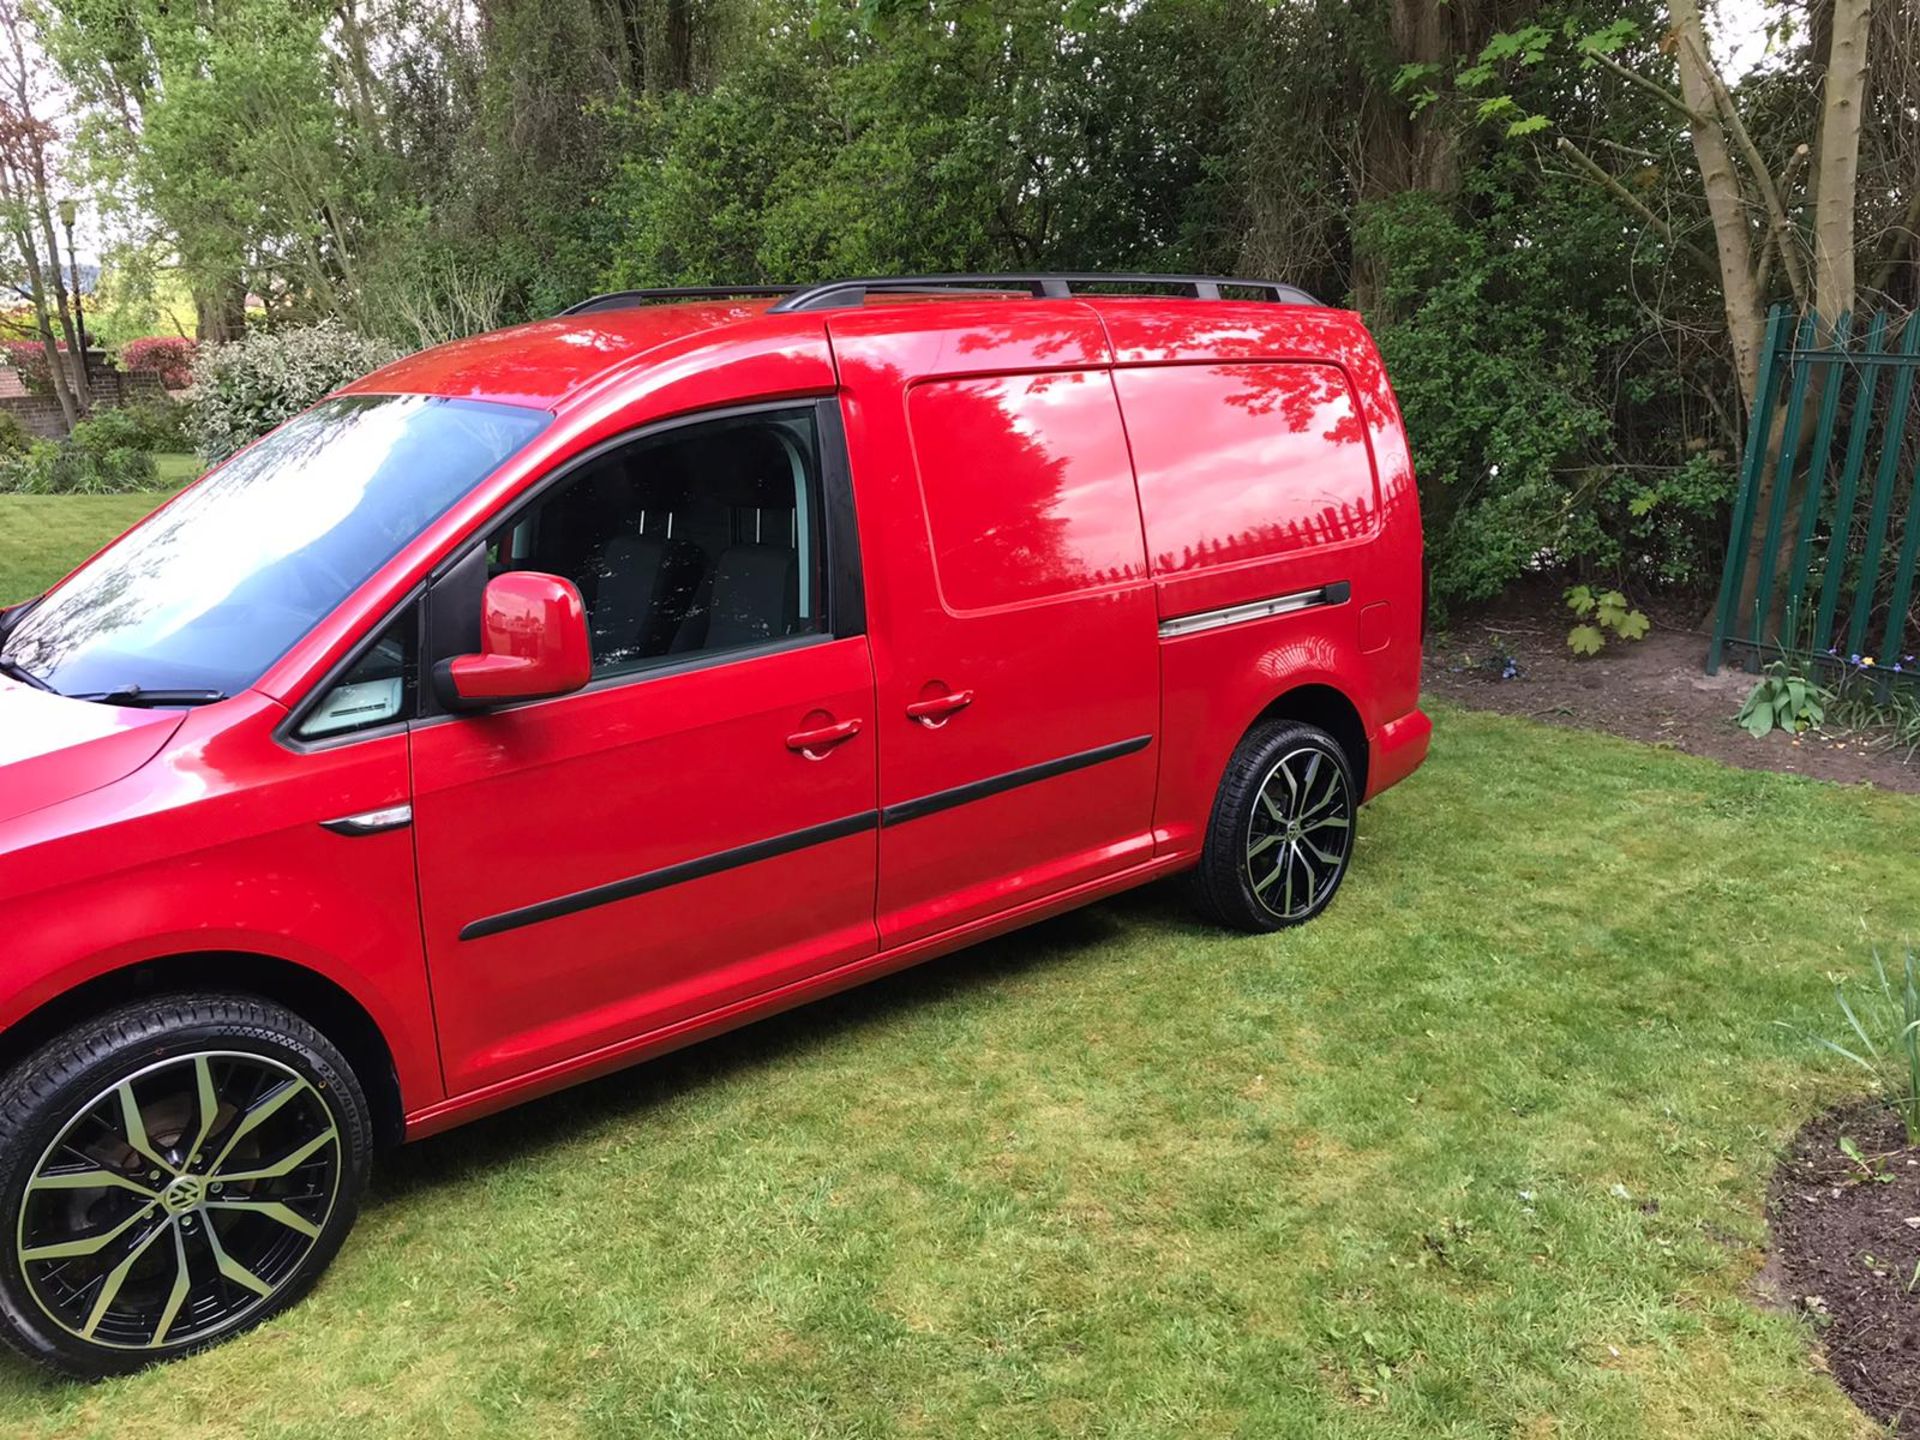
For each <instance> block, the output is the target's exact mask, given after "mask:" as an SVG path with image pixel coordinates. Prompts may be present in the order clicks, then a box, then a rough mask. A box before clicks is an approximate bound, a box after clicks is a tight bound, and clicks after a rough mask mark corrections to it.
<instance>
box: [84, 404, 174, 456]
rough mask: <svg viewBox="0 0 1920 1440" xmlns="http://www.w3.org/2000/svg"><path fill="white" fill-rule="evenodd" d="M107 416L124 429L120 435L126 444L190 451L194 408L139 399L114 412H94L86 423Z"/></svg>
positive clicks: (159, 449)
mask: <svg viewBox="0 0 1920 1440" xmlns="http://www.w3.org/2000/svg"><path fill="white" fill-rule="evenodd" d="M108 415H113V416H117V417H119V418H118V420H116V421H115V422H114V423H116V424H118V425H122V426H124V427H125V428H124V430H123V432H122V433H124V434H125V435H126V436H127V438H126V440H125V443H126V444H128V445H137V446H139V447H140V448H141V449H142V450H152V451H155V452H165V453H177V452H180V451H183V450H191V449H193V445H194V437H193V408H192V407H191V406H189V405H184V404H182V403H181V402H179V401H177V400H139V401H135V402H134V403H133V404H131V405H123V406H121V407H120V408H118V409H116V410H100V411H96V412H95V414H94V417H93V420H92V421H90V422H89V423H98V422H99V421H100V420H102V419H104V418H105V417H106V416H108Z"/></svg>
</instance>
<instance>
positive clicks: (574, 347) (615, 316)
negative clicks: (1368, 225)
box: [344, 275, 1318, 410]
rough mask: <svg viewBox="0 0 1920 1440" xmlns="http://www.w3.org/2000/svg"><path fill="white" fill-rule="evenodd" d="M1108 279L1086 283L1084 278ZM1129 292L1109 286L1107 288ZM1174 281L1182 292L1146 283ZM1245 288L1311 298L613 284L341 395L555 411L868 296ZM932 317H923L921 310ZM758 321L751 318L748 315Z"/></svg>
mask: <svg viewBox="0 0 1920 1440" xmlns="http://www.w3.org/2000/svg"><path fill="white" fill-rule="evenodd" d="M1094 285H1098V286H1101V287H1107V288H1106V289H1105V290H1104V291H1103V292H1101V293H1088V289H1087V287H1089V286H1094ZM1115 286H1119V287H1127V288H1128V289H1130V291H1131V293H1124V292H1123V293H1120V294H1114V293H1111V287H1115ZM1155 286H1159V287H1172V288H1178V289H1182V290H1185V291H1186V293H1185V294H1184V295H1173V296H1170V295H1165V294H1150V293H1144V292H1145V291H1146V290H1147V288H1148V287H1155ZM1233 290H1239V291H1242V292H1252V295H1251V296H1249V297H1247V298H1250V299H1251V298H1255V297H1257V299H1258V301H1261V302H1265V303H1276V302H1277V303H1279V304H1284V305H1305V306H1312V307H1315V308H1318V302H1316V301H1314V300H1313V299H1312V297H1311V296H1308V295H1307V294H1306V293H1305V292H1303V291H1299V290H1295V289H1293V288H1292V287H1289V286H1285V285H1280V284H1277V283H1276V282H1272V281H1260V280H1234V279H1226V278H1218V279H1216V278H1209V277H1194V276H1160V275H1020V276H997V275H964V276H922V277H906V278H898V279H873V280H841V281H832V282H829V283H827V284H824V285H818V286H812V287H807V288H801V287H796V286H767V287H748V288H747V289H745V290H734V289H724V288H717V287H715V288H696V289H681V290H665V291H651V290H649V291H621V292H616V293H613V294H609V295H600V296H594V297H593V298H591V299H589V300H586V301H582V302H581V303H580V304H578V305H575V306H573V307H571V308H570V309H568V310H566V311H563V312H562V313H561V314H559V315H557V316H554V317H553V318H552V319H549V320H535V321H531V322H529V323H527V324H524V325H515V326H511V327H509V328H507V329H504V330H495V331H490V332H488V333H486V334H482V335H474V336H470V337H468V338H466V339H464V340H455V341H452V342H450V343H448V344H445V345H438V346H435V347H434V348H432V349H430V350H423V351H420V352H419V353H418V354H415V355H409V356H407V357H406V358H404V359H401V360H397V361H395V362H394V363H393V364H391V365H387V366H384V367H382V368H381V369H379V370H376V371H374V372H373V373H372V374H370V375H367V376H365V377H364V378H362V379H360V380H357V381H355V382H353V383H352V384H351V385H348V386H346V387H344V388H345V392H346V393H354V392H361V393H367V392H385V393H395V392H400V393H409V394H425V395H442V396H447V397H449V398H456V399H472V400H490V401H495V402H498V403H504V404H513V405H525V406H530V407H533V408H535V409H541V410H558V409H560V408H562V407H563V406H564V405H565V404H566V402H567V400H568V398H569V397H570V396H572V395H573V394H574V393H575V392H577V391H580V390H583V389H585V388H587V387H588V386H590V385H592V384H594V382H596V381H598V380H600V379H601V378H602V377H604V376H606V375H607V374H609V373H610V372H611V371H613V370H616V369H624V368H626V367H628V366H630V365H632V364H633V363H634V362H636V361H638V360H640V359H641V358H642V357H643V356H645V355H647V354H648V353H649V352H652V351H656V350H660V349H663V348H665V347H669V346H675V345H676V344H678V343H680V342H697V341H698V340H699V338H700V337H702V336H705V335H708V334H712V333H714V332H720V331H728V330H736V329H741V330H744V329H749V328H751V329H753V330H756V331H759V332H760V333H761V335H762V336H763V337H764V338H766V339H768V340H774V339H777V338H778V336H779V335H781V334H783V333H784V334H792V335H812V336H821V335H824V333H825V331H826V320H827V318H828V317H829V316H830V315H831V314H833V313H836V312H840V313H844V312H845V311H847V310H849V309H853V308H856V307H860V306H863V305H867V304H870V303H873V302H888V303H891V304H901V305H912V306H913V307H915V308H919V307H922V306H930V307H935V308H937V309H939V310H946V309H948V308H949V307H955V306H961V305H966V306H975V305H978V304H980V303H981V302H982V301H983V300H989V301H996V302H998V301H1009V302H1023V303H1026V304H1034V305H1060V306H1061V307H1062V308H1066V307H1073V308H1077V309H1080V310H1082V312H1083V313H1084V311H1085V310H1086V309H1089V308H1091V309H1094V310H1106V309H1108V308H1109V306H1113V307H1116V308H1120V307H1124V308H1128V309H1132V308H1135V307H1137V306H1140V305H1142V304H1149V305H1152V306H1153V307H1154V308H1156V309H1159V308H1162V307H1165V308H1167V309H1170V310H1173V311H1176V312H1185V313H1187V314H1192V313H1193V312H1194V310H1195V309H1196V308H1198V307H1202V306H1205V307H1211V306H1212V305H1215V304H1218V303H1221V302H1234V301H1239V300H1241V299H1242V296H1241V295H1236V294H1232V293H1229V292H1230V291H1233ZM929 318H930V319H931V318H932V317H929ZM756 322H757V323H756Z"/></svg>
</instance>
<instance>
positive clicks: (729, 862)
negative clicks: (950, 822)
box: [460, 810, 879, 940]
mask: <svg viewBox="0 0 1920 1440" xmlns="http://www.w3.org/2000/svg"><path fill="white" fill-rule="evenodd" d="M878 818H879V817H878V815H877V813H876V812H874V811H872V810H867V811H864V812H862V813H861V814H858V815H849V816H847V817H846V818H845V819H842V820H829V821H827V822H826V824H824V825H809V826H807V827H806V828H805V829H804V830H789V831H788V832H787V833H786V834H784V835H775V836H773V837H771V838H770V839H766V840H756V841H754V842H753V843H752V844H751V845H736V846H735V847H734V848H733V849H731V850H716V851H714V853H713V854H711V855H702V856H700V857H699V858H698V859H694V860H682V861H681V862H680V863H679V864H678V865H666V866H662V867H661V868H660V869H658V870H649V871H647V872H646V873H645V874H644V875H634V876H630V877H629V878H627V879H625V880H615V881H612V882H611V883H609V884H606V885H595V886H593V887H592V888H591V889H587V890H576V891H574V892H573V894H571V895H561V896H558V897H556V898H555V899H552V900H542V901H540V902H539V903H538V904H534V905H523V906H521V907H520V908H519V909H518V910H503V911H502V912H501V913H500V914H498V915H489V916H487V917H486V918H485V919H484V920H474V921H471V922H470V923H468V924H467V925H466V926H464V927H463V928H462V929H461V931H460V938H461V939H462V940H478V939H480V938H482V937H483V936H487V935H498V934H499V933H500V932H501V931H503V930H518V929H519V928H520V927H521V926H522V925H537V924H539V923H540V922H541V921H542V920H557V919H558V918H559V917H560V916H562V915H571V914H573V913H574V912H575V911H577V910H591V909H592V908H593V907H594V906H596V905H611V904H612V903H613V902H614V901H616V900H630V899H632V898H633V897H634V896H635V895H645V894H646V893H647V892H648V891H650V890H664V889H665V888H666V887H667V886H669V885H678V884H680V883H681V882H682V881H686V880H698V879H700V878H701V877H702V876H704V875H717V874H719V872H720V871H722V870H731V869H733V868H734V867H735V866H736V865H751V864H753V863H754V862H755V861H757V860H771V859H772V858H773V857H774V856H776V855H785V854H787V853H789V852H790V851H794V850H804V849H805V848H806V847H807V846H809V845H824V844H825V843H826V842H827V841H829V840H840V839H843V838H845V837H846V836H848V835H858V834H859V833H860V832H861V831H862V830H871V829H872V828H873V827H874V823H875V822H876V821H877V820H878Z"/></svg>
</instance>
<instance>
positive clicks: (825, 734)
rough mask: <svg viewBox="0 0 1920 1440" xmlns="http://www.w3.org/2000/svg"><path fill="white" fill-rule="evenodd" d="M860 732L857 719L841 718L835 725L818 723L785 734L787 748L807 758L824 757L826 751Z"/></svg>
mask: <svg viewBox="0 0 1920 1440" xmlns="http://www.w3.org/2000/svg"><path fill="white" fill-rule="evenodd" d="M859 733H860V722H859V721H858V720H842V721H840V722H839V723H838V724H836V725H820V726H816V727H815V728H814V729H811V730H796V731H794V732H793V734H791V735H789V736H787V748H788V749H789V750H798V751H799V752H800V753H801V754H802V755H804V756H806V757H807V758H808V759H809V760H822V759H825V758H826V753H827V751H829V750H831V749H832V748H833V747H834V746H835V745H838V744H840V743H841V742H842V741H844V740H851V739H852V738H853V737H854V736H856V735H858V734H859Z"/></svg>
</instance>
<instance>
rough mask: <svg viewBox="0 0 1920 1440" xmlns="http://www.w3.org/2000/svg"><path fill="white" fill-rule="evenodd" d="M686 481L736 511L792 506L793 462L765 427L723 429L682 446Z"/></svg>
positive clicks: (777, 439)
mask: <svg viewBox="0 0 1920 1440" xmlns="http://www.w3.org/2000/svg"><path fill="white" fill-rule="evenodd" d="M685 459H686V470H687V480H688V483H689V486H690V488H691V489H692V491H693V492H694V493H696V494H700V495H704V496H705V497H706V498H708V499H709V500H712V501H715V502H717V503H719V504H722V505H732V506H736V507H739V508H742V509H756V510H791V509H793V460H792V456H791V454H790V452H789V451H788V449H787V447H786V445H785V444H784V443H783V442H782V441H781V439H780V437H779V436H778V435H776V434H775V433H774V432H773V431H772V430H771V429H769V428H767V427H766V426H740V427H738V428H734V427H729V428H728V429H726V430H724V431H722V432H721V433H720V434H717V435H709V436H704V437H702V438H701V439H700V440H698V441H696V442H694V443H692V444H690V445H687V446H686V448H685Z"/></svg>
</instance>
